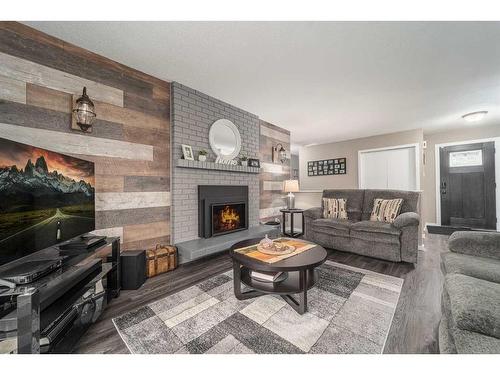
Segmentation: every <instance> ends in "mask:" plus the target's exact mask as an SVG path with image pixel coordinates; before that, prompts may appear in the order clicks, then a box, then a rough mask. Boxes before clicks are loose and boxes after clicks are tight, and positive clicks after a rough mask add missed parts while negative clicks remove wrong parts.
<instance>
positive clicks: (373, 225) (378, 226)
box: [351, 220, 401, 236]
mask: <svg viewBox="0 0 500 375" xmlns="http://www.w3.org/2000/svg"><path fill="white" fill-rule="evenodd" d="M351 229H353V230H356V231H358V232H370V233H384V234H391V235H394V236H399V235H400V234H401V231H400V230H399V229H398V228H396V227H394V226H393V225H391V224H390V223H384V222H383V221H369V220H364V221H358V222H357V223H353V224H352V226H351Z"/></svg>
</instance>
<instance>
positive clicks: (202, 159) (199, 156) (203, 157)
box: [198, 155, 207, 161]
mask: <svg viewBox="0 0 500 375" xmlns="http://www.w3.org/2000/svg"><path fill="white" fill-rule="evenodd" d="M206 160H207V155H198V161H206Z"/></svg>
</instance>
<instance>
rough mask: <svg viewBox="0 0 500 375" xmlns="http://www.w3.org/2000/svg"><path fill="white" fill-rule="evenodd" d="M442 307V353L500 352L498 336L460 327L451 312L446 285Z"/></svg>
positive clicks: (440, 327) (440, 330) (440, 334)
mask: <svg viewBox="0 0 500 375" xmlns="http://www.w3.org/2000/svg"><path fill="white" fill-rule="evenodd" d="M442 309H443V315H442V317H441V323H440V324H439V350H440V352H441V353H448V354H451V353H458V354H494V353H496V354H498V353H500V340H499V339H497V338H496V337H492V336H488V335H483V334H481V333H477V332H472V331H468V330H464V329H460V328H458V327H457V326H456V323H455V322H454V319H453V316H452V313H451V310H452V308H451V302H450V297H449V295H448V293H447V291H446V287H445V288H444V290H443V296H442Z"/></svg>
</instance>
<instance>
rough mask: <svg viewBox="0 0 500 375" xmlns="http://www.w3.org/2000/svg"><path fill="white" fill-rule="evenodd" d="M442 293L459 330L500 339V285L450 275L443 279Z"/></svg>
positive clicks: (458, 275) (468, 277) (463, 276)
mask: <svg viewBox="0 0 500 375" xmlns="http://www.w3.org/2000/svg"><path fill="white" fill-rule="evenodd" d="M445 289H446V291H447V293H448V296H449V301H450V312H451V317H452V320H453V323H454V324H455V325H456V327H457V328H458V329H462V330H466V331H472V332H477V333H481V334H483V335H487V336H493V337H496V338H500V298H499V296H500V284H497V283H492V282H490V281H485V280H480V279H476V278H473V277H470V276H465V275H460V274H450V275H446V278H445Z"/></svg>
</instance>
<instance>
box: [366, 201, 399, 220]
mask: <svg viewBox="0 0 500 375" xmlns="http://www.w3.org/2000/svg"><path fill="white" fill-rule="evenodd" d="M402 204H403V200H402V199H401V198H397V199H378V198H377V199H375V202H373V209H372V213H371V214H370V221H383V222H386V223H394V220H396V217H397V216H398V215H399V211H400V210H401V205H402Z"/></svg>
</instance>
